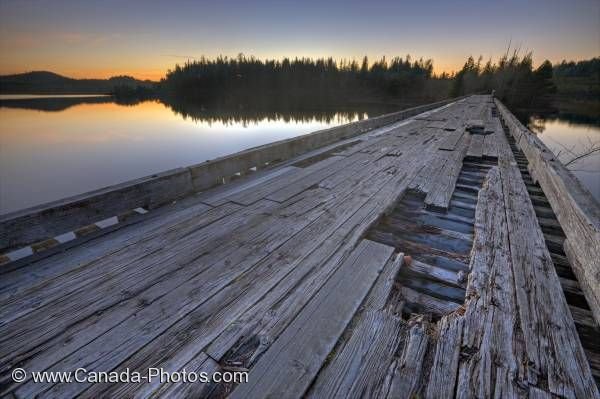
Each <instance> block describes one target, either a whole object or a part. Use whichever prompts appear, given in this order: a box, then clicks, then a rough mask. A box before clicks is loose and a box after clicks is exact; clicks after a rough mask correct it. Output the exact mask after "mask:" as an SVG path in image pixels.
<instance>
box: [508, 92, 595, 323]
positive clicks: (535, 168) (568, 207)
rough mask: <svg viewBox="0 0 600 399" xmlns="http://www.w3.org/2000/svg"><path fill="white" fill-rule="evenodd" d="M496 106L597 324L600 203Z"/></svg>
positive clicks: (510, 114)
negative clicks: (553, 217) (537, 187)
mask: <svg viewBox="0 0 600 399" xmlns="http://www.w3.org/2000/svg"><path fill="white" fill-rule="evenodd" d="M496 105H497V106H498V109H499V111H500V113H501V115H502V118H503V119H504V121H505V123H506V125H507V127H508V128H509V130H510V134H511V135H512V136H513V137H514V139H515V141H516V142H517V145H518V146H519V148H520V149H521V150H522V151H523V153H524V154H525V156H526V157H527V161H528V162H529V173H530V174H531V176H532V178H533V179H534V180H535V181H536V182H538V183H539V185H540V187H541V188H542V190H543V191H544V194H545V195H546V197H547V198H548V201H549V202H550V206H551V207H552V210H553V211H554V213H555V214H556V217H557V219H558V222H559V223H560V225H561V227H562V229H563V231H564V233H565V236H566V237H567V239H566V240H565V243H564V250H565V253H566V255H567V258H568V259H569V261H570V263H571V265H572V267H573V271H574V273H575V276H576V277H577V280H578V281H579V284H580V286H581V289H582V291H583V293H584V295H585V297H586V299H587V301H588V304H589V305H590V308H591V309H592V312H593V314H594V318H595V319H596V321H597V322H598V323H600V205H599V204H598V202H597V201H596V200H595V199H594V198H593V197H592V195H591V194H590V192H589V191H588V190H587V189H586V188H585V187H584V186H583V185H582V184H581V183H580V182H579V180H578V179H577V178H576V177H575V176H574V175H573V173H571V172H570V171H569V170H568V169H567V168H565V167H564V166H563V164H562V163H561V162H560V161H559V160H558V158H557V157H556V156H555V155H554V154H553V153H552V151H551V150H550V149H549V148H548V147H546V145H545V144H544V143H543V142H542V141H541V140H540V139H539V138H538V137H537V136H536V135H535V134H534V133H532V132H531V131H530V130H529V129H527V128H526V127H525V126H523V125H522V124H521V122H519V121H518V120H517V118H516V117H515V116H514V115H513V114H512V113H511V112H510V111H509V110H508V109H507V108H506V107H505V106H504V105H503V104H502V103H501V102H500V101H498V100H496Z"/></svg>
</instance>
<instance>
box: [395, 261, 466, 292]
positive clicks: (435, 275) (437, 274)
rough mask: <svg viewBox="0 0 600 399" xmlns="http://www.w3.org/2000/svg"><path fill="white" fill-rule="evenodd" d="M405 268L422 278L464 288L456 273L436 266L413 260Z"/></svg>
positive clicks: (463, 283)
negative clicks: (425, 277)
mask: <svg viewBox="0 0 600 399" xmlns="http://www.w3.org/2000/svg"><path fill="white" fill-rule="evenodd" d="M406 268H407V269H408V270H410V271H411V272H413V273H417V274H421V275H423V276H427V277H428V278H431V279H434V280H439V281H442V282H444V283H446V284H449V285H454V286H457V287H463V286H465V282H464V281H462V279H460V278H459V276H458V273H456V272H454V271H452V270H447V269H444V268H441V267H438V266H432V265H428V264H426V263H423V262H419V261H418V260H415V259H413V260H412V261H411V262H410V263H409V264H408V265H406Z"/></svg>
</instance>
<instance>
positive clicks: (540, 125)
mask: <svg viewBox="0 0 600 399" xmlns="http://www.w3.org/2000/svg"><path fill="white" fill-rule="evenodd" d="M529 127H530V128H531V130H532V131H534V132H535V133H536V134H537V135H538V137H539V138H540V139H541V140H542V141H543V142H544V144H546V145H547V146H548V148H550V149H551V150H552V151H553V152H554V154H556V155H557V156H558V158H559V159H560V160H561V162H563V163H566V162H568V161H569V160H571V159H573V158H574V157H575V156H576V155H578V154H583V153H585V152H587V151H588V150H589V149H590V148H591V147H592V146H598V145H600V126H598V125H595V124H591V123H578V122H574V121H573V120H567V119H564V118H563V119H561V118H549V119H541V118H533V119H532V120H531V121H530V123H529ZM567 168H568V169H569V170H571V171H572V172H573V173H574V174H575V176H577V178H578V179H579V181H581V183H583V185H584V186H585V187H586V188H587V189H588V190H589V191H590V192H591V194H592V195H593V196H594V198H596V200H598V201H599V202H600V152H595V153H593V154H591V155H589V156H586V157H584V158H581V159H580V160H578V161H576V162H573V163H571V164H570V165H568V166H567Z"/></svg>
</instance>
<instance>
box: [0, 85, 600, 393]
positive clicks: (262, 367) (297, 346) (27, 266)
mask: <svg viewBox="0 0 600 399" xmlns="http://www.w3.org/2000/svg"><path fill="white" fill-rule="evenodd" d="M0 222H1V230H0V247H3V248H4V250H2V251H1V252H2V253H3V254H4V255H2V257H1V258H0V263H2V266H1V269H0V273H1V279H0V393H1V394H2V395H5V396H7V397H16V398H29V397H33V396H38V397H50V398H58V397H76V396H80V397H90V398H98V397H111V398H117V397H226V396H230V397H232V398H254V397H256V398H263V397H269V398H295V397H304V396H306V397H315V398H321V397H323V398H325V397H340V398H341V397H378V398H404V397H406V398H408V397H427V398H448V397H461V398H471V397H482V398H491V397H532V398H546V397H548V398H550V397H567V398H575V397H577V398H598V397H599V394H598V388H597V382H598V381H599V380H600V339H599V337H600V330H599V328H598V322H599V321H600V211H599V207H598V204H597V202H595V200H594V199H593V198H592V197H591V196H590V194H589V193H588V192H587V191H586V190H585V189H584V188H583V187H582V186H581V185H580V184H579V183H578V182H577V180H576V179H575V178H574V177H573V176H572V175H571V173H570V172H568V171H567V170H566V169H565V168H564V167H563V166H562V165H561V164H560V163H559V162H558V161H557V160H556V158H555V157H554V156H553V155H552V153H551V152H550V151H549V150H548V149H547V148H546V147H545V146H544V145H543V144H542V143H541V142H540V141H539V139H538V138H537V137H536V136H535V135H533V134H532V133H531V132H530V131H528V130H527V129H526V128H525V127H523V126H522V125H521V124H520V123H519V122H518V121H517V120H516V119H515V117H514V116H513V115H512V114H511V113H510V112H509V111H508V110H507V109H506V108H505V107H504V106H503V105H502V104H501V103H500V102H498V101H497V100H494V99H492V98H491V97H490V96H471V97H467V98H462V99H459V100H454V101H446V102H444V103H437V104H432V105H428V106H423V107H417V108H413V109H409V110H405V111H401V112H397V113H394V114H389V115H385V116H382V117H378V118H372V119H368V120H365V121H359V122H355V123H352V124H349V125H345V126H341V127H337V128H332V129H328V130H326V131H320V132H315V133H312V134H310V135H306V136H302V137H299V138H295V139H290V140H285V141H282V142H277V143H274V144H270V145H267V146H262V147H258V148H255V149H251V150H248V151H244V152H242V153H239V154H234V155H232V156H229V157H224V158H221V159H217V160H214V161H210V162H206V163H203V164H199V165H195V166H192V167H188V168H181V169H176V170H172V171H168V172H165V173H162V174H159V175H154V176H149V177H147V178H144V179H139V180H136V181H132V182H128V183H124V184H121V185H118V186H114V187H108V188H105V189H102V190H98V191H96V192H92V193H88V194H84V195H81V196H78V197H74V198H69V199H65V200H62V201H58V202H55V203H52V204H47V205H44V206H40V207H36V208H33V209H29V210H26V211H22V212H17V213H14V214H10V215H6V216H3V217H2V219H1V220H0ZM150 367H160V368H163V369H164V370H166V371H181V370H184V369H185V370H187V371H196V372H200V371H204V372H207V373H213V372H215V371H244V370H249V374H248V382H245V383H240V384H235V383H223V382H221V383H217V382H212V383H208V384H202V383H162V384H161V383H159V382H158V381H151V382H145V383H90V382H82V383H67V382H59V381H56V382H34V381H33V380H32V378H31V376H30V375H31V372H33V371H75V370H76V369H77V368H85V369H86V370H87V371H119V372H121V371H124V370H126V369H129V370H136V371H140V372H145V370H147V369H148V368H150ZM15 368H22V369H24V370H25V371H27V372H28V374H27V378H25V381H23V382H20V383H16V382H14V381H13V380H12V379H11V373H12V371H13V370H14V369H15Z"/></svg>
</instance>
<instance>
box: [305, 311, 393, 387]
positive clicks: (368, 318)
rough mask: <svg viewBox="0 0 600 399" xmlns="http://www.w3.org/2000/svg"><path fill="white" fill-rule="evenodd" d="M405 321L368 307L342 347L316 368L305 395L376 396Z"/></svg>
mask: <svg viewBox="0 0 600 399" xmlns="http://www.w3.org/2000/svg"><path fill="white" fill-rule="evenodd" d="M403 326H404V322H403V321H402V320H401V319H400V318H398V317H396V316H393V315H391V314H389V313H386V312H381V311H367V312H366V313H365V314H364V315H362V316H361V317H360V320H359V321H358V323H357V325H356V326H355V327H353V328H352V335H351V336H350V338H349V339H348V341H347V342H345V343H344V344H343V347H342V348H340V349H338V352H337V353H335V354H334V355H333V356H330V357H331V359H330V360H329V362H328V363H327V365H326V366H325V368H324V369H323V370H321V371H320V372H319V375H318V377H317V378H316V379H315V382H314V385H313V387H312V389H311V390H310V392H309V393H308V395H307V397H309V398H333V397H336V398H348V397H354V398H359V397H377V396H379V393H380V390H381V385H382V384H383V380H384V378H385V376H386V371H387V369H388V368H389V366H390V364H391V362H392V359H393V356H394V353H395V352H396V349H397V347H398V344H399V343H400V340H401V338H402V332H403V329H404V328H403Z"/></svg>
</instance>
